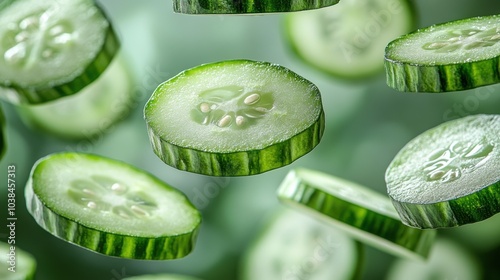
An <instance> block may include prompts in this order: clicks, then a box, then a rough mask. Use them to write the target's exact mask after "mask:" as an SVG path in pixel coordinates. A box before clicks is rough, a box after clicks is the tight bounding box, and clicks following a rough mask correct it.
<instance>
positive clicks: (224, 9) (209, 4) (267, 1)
mask: <svg viewBox="0 0 500 280" xmlns="http://www.w3.org/2000/svg"><path fill="white" fill-rule="evenodd" d="M338 2H339V0H315V1H310V0H240V1H234V0H173V3H174V12H176V13H184V14H249V13H277V12H294V11H303V10H311V9H318V8H322V7H327V6H331V5H334V4H337V3H338Z"/></svg>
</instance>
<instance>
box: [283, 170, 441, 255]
mask: <svg viewBox="0 0 500 280" xmlns="http://www.w3.org/2000/svg"><path fill="white" fill-rule="evenodd" d="M288 176H295V174H294V173H293V171H292V172H291V173H289V175H288ZM292 181H295V182H296V183H286V184H282V185H281V186H280V188H279V189H278V198H279V199H280V201H282V202H283V203H285V204H289V205H290V204H292V205H296V204H298V205H300V206H302V207H306V208H307V209H310V210H312V211H314V212H317V213H319V214H321V215H324V216H326V217H327V218H332V219H334V220H336V221H340V222H342V223H345V224H347V225H348V226H351V227H354V228H357V229H359V230H361V231H365V232H367V233H370V234H373V235H375V236H378V237H380V238H382V239H385V240H388V241H390V242H392V243H394V244H396V245H397V246H400V247H402V248H405V249H407V250H408V251H409V252H410V255H411V256H412V257H416V258H427V257H428V255H429V252H430V250H431V248H432V244H433V242H434V239H435V236H436V231H435V230H421V229H416V228H413V227H408V226H406V225H404V224H403V223H401V221H400V220H399V219H396V218H392V217H389V216H387V215H385V214H382V213H378V212H376V211H373V210H370V209H367V208H365V207H362V206H360V205H356V204H354V203H351V202H348V201H345V200H343V199H341V198H338V197H336V196H334V195H332V194H329V193H326V192H324V191H322V190H320V189H318V188H316V187H315V186H313V185H310V184H309V183H307V182H304V181H302V180H301V178H300V177H295V178H293V180H292ZM388 199H389V198H388ZM359 240H360V241H361V242H366V243H368V244H371V245H377V244H374V243H372V242H370V241H367V240H362V239H359ZM411 252H412V253H414V254H412V253H411ZM413 255H414V256H413ZM407 256H408V255H407Z"/></svg>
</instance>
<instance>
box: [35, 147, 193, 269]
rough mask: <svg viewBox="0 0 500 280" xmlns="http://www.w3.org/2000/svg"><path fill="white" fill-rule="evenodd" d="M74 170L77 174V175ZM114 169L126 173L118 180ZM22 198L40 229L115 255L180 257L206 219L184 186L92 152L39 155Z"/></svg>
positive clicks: (186, 252) (189, 249)
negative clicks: (188, 196) (168, 182)
mask: <svg viewBox="0 0 500 280" xmlns="http://www.w3.org/2000/svg"><path fill="white" fill-rule="evenodd" d="M86 164H87V165H88V164H90V165H94V166H90V167H87V168H85V167H83V166H82V165H86ZM51 169H53V170H51ZM96 170H101V171H100V172H97V173H95V171H96ZM75 172H77V173H78V175H79V176H76V177H72V176H74V175H75ZM54 173H56V174H54ZM82 173H84V174H83V175H82ZM113 173H114V176H116V175H117V174H118V173H121V174H122V176H123V177H121V178H120V179H119V180H116V179H115V178H113V176H111V175H110V174H113ZM89 174H91V175H89ZM69 177H71V178H69ZM126 179H128V180H126ZM124 182H127V183H124ZM47 183H49V185H47ZM65 183H67V184H68V185H64V186H61V184H65ZM136 184H137V185H136ZM146 190H147V191H148V193H147V192H146ZM149 192H156V195H153V194H149ZM25 197H26V204H27V208H28V212H29V213H30V214H31V215H32V216H33V218H34V219H35V221H36V222H37V223H38V224H39V226H41V227H42V228H43V229H45V230H46V231H48V232H49V233H51V234H52V235H54V236H56V237H58V238H60V239H62V240H64V241H67V242H69V243H71V244H75V245H78V246H80V247H82V248H85V249H88V250H90V251H93V252H96V253H100V254H103V255H107V256H111V257H120V258H130V259H149V260H166V259H176V258H182V257H184V256H186V255H188V254H189V253H190V252H191V251H192V250H193V248H194V246H195V243H196V237H197V234H198V231H199V225H200V223H201V214H200V213H199V212H198V210H197V209H196V208H195V207H194V206H193V204H192V203H191V202H190V201H189V200H188V199H187V197H186V196H185V195H184V194H183V193H182V192H180V191H179V190H177V189H174V188H173V187H171V186H169V185H167V184H166V183H164V182H162V181H161V180H159V179H158V178H156V177H154V176H153V175H151V174H149V173H146V172H145V171H142V170H140V169H137V168H136V167H134V166H131V165H129V164H126V163H124V162H121V161H117V160H113V159H109V158H105V157H102V156H98V155H94V154H85V153H74V152H61V153H55V154H50V155H48V156H45V157H43V158H41V159H39V160H38V161H37V162H36V163H35V165H34V166H33V168H32V171H31V174H30V177H29V179H28V182H27V184H26V188H25ZM162 206H163V209H162ZM169 209H170V210H175V211H170V210H169ZM168 212H171V213H168ZM175 219H177V221H175Z"/></svg>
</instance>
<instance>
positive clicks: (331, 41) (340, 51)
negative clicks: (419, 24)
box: [285, 0, 415, 79]
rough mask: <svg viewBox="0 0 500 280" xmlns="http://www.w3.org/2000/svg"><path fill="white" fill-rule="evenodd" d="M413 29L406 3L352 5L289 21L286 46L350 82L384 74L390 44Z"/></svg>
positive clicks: (369, 0) (355, 0) (353, 0)
mask: <svg viewBox="0 0 500 280" xmlns="http://www.w3.org/2000/svg"><path fill="white" fill-rule="evenodd" d="M414 27H415V13H414V11H413V6H412V5H411V3H410V2H409V1H407V0H390V1H386V0H350V1H345V2H341V3H339V4H338V5H335V6H333V7H328V8H324V9H320V10H314V11H308V12H303V13H290V14H287V15H286V18H285V34H286V38H287V39H288V40H287V41H288V42H289V45H290V46H291V48H292V50H293V51H294V52H295V53H296V54H297V56H298V57H299V58H301V59H302V60H303V61H305V62H306V63H308V64H309V65H311V66H313V67H315V68H317V69H319V70H321V71H324V72H325V73H328V74H331V75H333V76H337V77H342V78H347V79H358V78H364V77H367V76H370V75H373V74H377V73H379V72H382V71H383V69H384V61H383V60H381V57H383V55H384V49H385V47H386V46H387V44H388V43H389V42H390V41H391V40H394V39H395V38H397V37H398V36H401V35H403V34H406V33H408V32H410V31H411V30H413V29H414Z"/></svg>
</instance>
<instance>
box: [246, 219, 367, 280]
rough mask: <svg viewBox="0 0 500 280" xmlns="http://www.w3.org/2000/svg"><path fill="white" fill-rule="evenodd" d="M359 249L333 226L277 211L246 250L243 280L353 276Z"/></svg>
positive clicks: (355, 274) (318, 279)
mask: <svg viewBox="0 0 500 280" xmlns="http://www.w3.org/2000/svg"><path fill="white" fill-rule="evenodd" d="M361 249H362V245H361V244H360V243H358V242H356V241H354V240H353V239H351V238H350V237H349V236H347V235H346V234H344V233H343V232H342V231H339V230H337V229H336V228H334V227H330V226H328V225H325V224H324V223H320V222H318V221H316V220H314V219H312V218H310V217H308V216H307V215H303V214H301V213H298V212H296V211H292V210H280V211H279V212H277V214H275V216H274V217H273V219H272V220H271V222H270V223H269V225H268V226H267V228H266V229H265V230H264V231H263V232H262V233H261V235H260V237H259V238H258V239H257V240H256V241H255V243H254V244H253V246H252V247H251V248H250V250H248V252H247V253H246V255H245V257H244V265H243V277H242V279H243V280H275V279H309V280H323V279H330V280H336V279H342V280H345V279H355V278H356V276H357V275H358V272H359V271H360V268H361V259H362V250H361Z"/></svg>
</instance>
